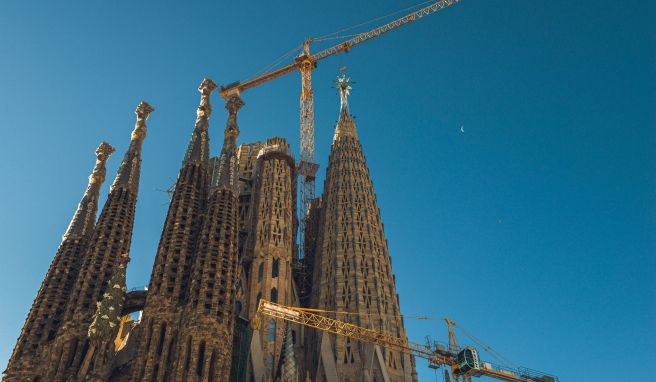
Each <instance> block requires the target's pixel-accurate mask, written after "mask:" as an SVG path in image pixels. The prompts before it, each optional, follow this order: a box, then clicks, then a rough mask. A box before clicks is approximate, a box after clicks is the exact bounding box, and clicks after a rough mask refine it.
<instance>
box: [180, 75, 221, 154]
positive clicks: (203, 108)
mask: <svg viewBox="0 0 656 382" xmlns="http://www.w3.org/2000/svg"><path fill="white" fill-rule="evenodd" d="M216 88H217V85H216V83H214V81H212V80H210V79H209V78H203V81H202V82H201V83H200V85H198V91H199V92H200V104H199V105H198V109H196V123H195V125H194V131H193V133H192V134H191V140H190V141H189V147H188V148H187V153H186V154H185V158H184V162H185V163H186V162H193V161H201V162H203V163H207V162H208V161H209V160H210V139H209V136H208V132H207V130H208V128H209V121H210V116H211V115H212V105H211V104H210V95H211V94H212V92H213V91H214V89H216Z"/></svg>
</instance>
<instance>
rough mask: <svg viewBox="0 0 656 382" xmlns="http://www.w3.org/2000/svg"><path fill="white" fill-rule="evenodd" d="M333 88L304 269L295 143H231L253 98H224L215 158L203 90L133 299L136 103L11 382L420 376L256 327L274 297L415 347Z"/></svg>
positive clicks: (312, 339) (349, 344) (71, 235)
mask: <svg viewBox="0 0 656 382" xmlns="http://www.w3.org/2000/svg"><path fill="white" fill-rule="evenodd" d="M339 84H340V87H339V88H340V90H341V95H342V105H341V109H340V115H339V121H338V123H337V126H336V128H335V138H334V142H333V146H332V150H331V154H330V160H329V165H328V168H327V173H326V181H325V185H324V194H323V196H322V198H317V199H315V200H312V201H311V202H310V204H309V206H308V209H307V210H308V213H307V216H304V217H303V218H304V219H306V220H305V236H306V237H305V238H301V240H300V244H301V245H303V246H304V253H305V258H304V259H303V262H302V263H301V262H299V261H297V260H298V259H297V252H298V245H299V239H297V229H298V219H297V215H296V210H297V183H298V179H297V164H296V162H295V159H294V157H293V155H292V154H291V149H290V146H289V144H288V142H287V141H286V140H285V139H283V138H277V137H275V138H269V139H267V140H266V141H264V142H255V143H246V144H242V145H240V146H237V138H238V136H239V126H238V124H237V113H238V111H239V109H240V108H241V107H242V106H243V102H242V101H241V99H240V98H239V96H238V94H229V95H228V96H227V99H226V101H227V102H226V109H227V110H228V119H227V123H226V127H225V130H224V137H223V138H224V139H223V146H222V149H221V153H220V155H219V156H217V157H214V158H210V146H209V119H210V116H211V113H212V107H211V104H210V96H211V94H212V92H213V90H215V88H216V84H214V82H212V81H211V80H208V79H205V80H203V82H202V83H201V85H200V86H199V91H200V93H201V99H200V104H199V106H198V109H197V112H196V114H197V117H196V122H195V124H194V129H193V131H192V135H191V139H190V142H189V144H188V147H187V150H186V152H185V155H184V159H183V161H182V166H181V168H180V171H179V175H178V179H177V181H176V184H175V186H174V189H173V192H172V196H171V202H170V205H169V209H168V213H167V216H166V219H165V221H164V226H163V229H162V235H161V238H160V242H159V246H158V249H157V253H156V255H155V260H154V264H153V270H152V274H151V279H150V283H149V286H148V290H147V291H138V292H130V293H127V292H126V288H125V266H126V264H127V260H128V253H129V249H130V241H131V236H132V225H133V221H134V209H135V204H136V197H137V191H138V184H139V173H140V164H141V159H140V153H141V145H142V142H143V139H144V138H145V132H146V126H145V121H146V119H147V118H148V114H149V113H150V112H151V111H152V108H150V106H148V105H147V104H145V103H142V104H141V105H140V106H139V108H138V109H137V125H136V127H135V130H134V132H133V134H132V140H131V143H130V148H129V150H128V152H127V153H126V155H125V158H124V160H123V163H122V164H121V168H120V169H119V172H118V174H117V176H116V180H115V181H114V184H113V185H112V188H111V192H110V195H109V198H108V201H107V203H106V204H105V207H104V208H103V211H102V213H101V215H100V218H99V220H98V222H97V223H95V214H96V209H97V200H98V192H99V187H100V183H102V180H103V179H104V171H105V170H104V163H105V160H106V159H107V156H109V153H111V151H112V150H111V149H110V146H108V145H106V144H103V145H101V147H100V148H99V150H98V161H97V163H96V168H95V169H94V172H93V174H92V176H91V178H90V183H89V187H88V189H87V192H86V193H85V195H84V197H83V199H82V202H80V206H79V208H78V211H77V212H76V214H75V217H74V219H73V221H72V223H71V225H70V227H69V230H68V231H67V233H66V235H65V236H64V240H63V241H62V244H61V246H60V249H59V251H58V252H57V254H56V256H55V259H54V260H53V264H52V266H51V268H50V270H49V271H48V274H47V275H46V278H45V280H44V282H43V285H42V287H41V289H40V290H39V294H38V295H37V298H36V300H35V303H34V306H33V308H32V310H31V311H30V313H29V315H28V318H27V321H26V324H25V327H24V328H23V331H22V332H21V335H20V337H19V339H18V342H17V345H16V348H15V349H14V353H13V355H12V358H11V360H10V362H9V366H8V368H7V371H6V372H5V374H4V379H3V380H6V381H29V382H34V381H98V382H100V381H112V382H121V381H135V382H136V381H149V382H151V381H198V382H200V381H203V382H223V381H240V382H246V381H248V382H250V381H255V382H302V381H351V382H356V381H357V382H360V381H363V382H371V381H375V380H376V381H385V380H387V381H392V382H401V381H404V382H413V381H416V374H415V371H414V359H412V357H410V356H408V355H405V354H399V353H395V352H390V351H387V350H385V349H382V348H380V347H377V346H372V345H368V344H363V343H359V342H357V341H350V340H348V339H346V338H343V337H336V336H335V335H328V334H322V333H317V332H316V331H314V330H312V329H308V328H305V327H301V326H299V325H296V324H288V323H285V322H283V321H275V320H270V319H268V318H263V317H262V318H261V319H258V315H257V308H258V303H259V301H260V300H261V299H266V300H270V301H274V302H278V303H281V304H284V305H290V306H306V307H308V306H309V307H316V308H320V309H325V310H331V311H335V310H338V311H348V312H354V313H362V314H363V315H362V316H341V315H340V316H337V317H336V318H338V319H341V320H345V321H350V322H352V323H354V324H358V325H360V326H365V327H374V328H376V329H381V330H384V331H387V332H389V333H393V334H394V335H396V336H400V337H405V329H404V327H403V322H402V319H401V318H400V316H399V315H400V310H399V299H398V296H397V294H396V286H395V285H394V275H393V273H392V269H391V258H390V256H389V253H388V250H387V242H386V240H385V236H384V232H383V225H382V222H381V219H380V213H379V210H378V206H377V202H376V197H375V195H374V192H373V185H372V182H371V179H370V177H369V171H368V169H367V166H366V163H365V159H364V155H363V153H362V147H361V145H360V143H359V142H358V137H357V132H356V128H355V122H354V120H353V118H352V117H351V115H350V113H349V110H348V104H347V95H348V90H349V89H350V88H349V85H348V81H345V79H343V80H342V81H341V82H340V83H339ZM110 279H111V282H110V283H109V284H110V285H108V281H110ZM108 287H109V288H113V289H107V288H108ZM136 311H142V312H141V315H140V319H138V320H134V321H133V320H132V319H130V317H129V316H127V314H130V313H134V312H136ZM119 313H120V314H119ZM105 317H107V318H105ZM103 320H105V321H103ZM258 322H259V324H256V323H258ZM371 360H373V363H372V361H371Z"/></svg>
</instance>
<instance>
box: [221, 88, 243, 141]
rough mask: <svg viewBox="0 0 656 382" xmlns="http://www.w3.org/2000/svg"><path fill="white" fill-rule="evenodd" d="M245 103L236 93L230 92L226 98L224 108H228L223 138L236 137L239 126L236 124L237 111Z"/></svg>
mask: <svg viewBox="0 0 656 382" xmlns="http://www.w3.org/2000/svg"><path fill="white" fill-rule="evenodd" d="M244 105H245V103H244V101H242V99H241V98H239V95H237V94H231V95H230V96H228V99H227V100H226V104H225V108H226V109H228V123H227V124H226V129H225V132H224V137H225V138H237V136H238V135H239V126H238V125H237V112H238V111H239V109H241V108H242V107H243V106H244Z"/></svg>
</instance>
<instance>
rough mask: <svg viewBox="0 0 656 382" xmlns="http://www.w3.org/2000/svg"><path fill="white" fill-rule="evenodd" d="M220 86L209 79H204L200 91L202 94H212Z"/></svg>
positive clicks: (199, 87)
mask: <svg viewBox="0 0 656 382" xmlns="http://www.w3.org/2000/svg"><path fill="white" fill-rule="evenodd" d="M217 87H218V85H217V84H216V83H215V82H214V81H212V80H210V79H209V78H203V81H202V82H201V83H200V85H198V91H199V92H201V93H202V94H210V93H212V92H213V91H214V89H216V88H217Z"/></svg>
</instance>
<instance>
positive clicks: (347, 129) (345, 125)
mask: <svg viewBox="0 0 656 382" xmlns="http://www.w3.org/2000/svg"><path fill="white" fill-rule="evenodd" d="M352 84H354V82H352V81H351V77H347V76H346V74H344V73H342V75H341V76H338V77H337V80H336V81H335V85H336V87H337V89H338V90H339V99H340V106H339V119H338V120H337V126H335V135H334V136H333V142H335V141H336V140H337V138H338V137H340V136H351V137H354V138H356V139H357V137H358V134H357V131H356V129H355V121H354V120H353V117H352V116H351V112H350V111H349V106H348V96H349V95H350V94H351V90H352V89H353V86H352Z"/></svg>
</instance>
